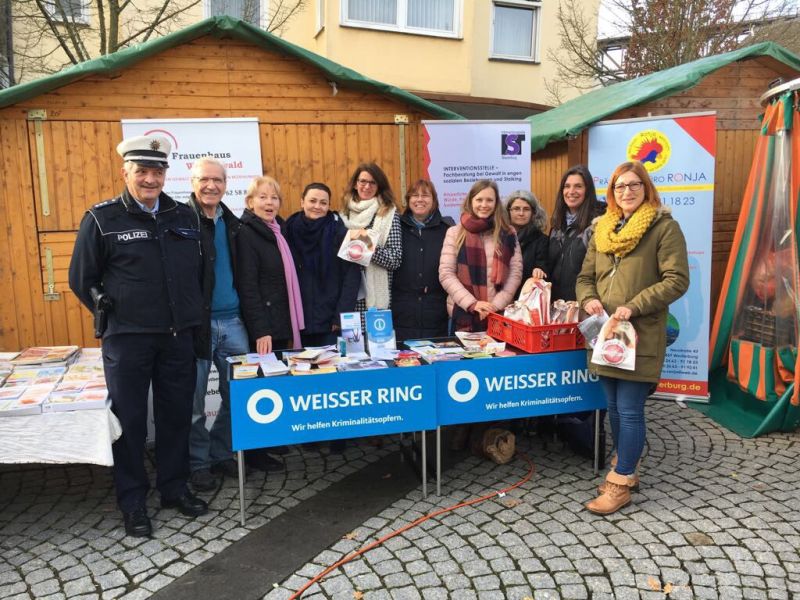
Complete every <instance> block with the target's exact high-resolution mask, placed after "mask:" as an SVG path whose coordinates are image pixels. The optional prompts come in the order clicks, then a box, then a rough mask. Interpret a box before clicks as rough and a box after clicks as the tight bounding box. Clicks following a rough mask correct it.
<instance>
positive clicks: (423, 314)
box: [392, 179, 454, 340]
mask: <svg viewBox="0 0 800 600" xmlns="http://www.w3.org/2000/svg"><path fill="white" fill-rule="evenodd" d="M406 205H407V208H406V210H405V212H404V213H403V216H402V217H400V226H401V228H402V231H403V261H402V263H401V264H400V268H399V269H397V270H396V271H395V272H394V279H393V281H392V321H393V322H394V330H395V335H396V337H397V339H398V340H410V339H419V338H429V337H443V336H446V335H447V321H448V316H447V293H446V292H445V291H444V290H443V289H442V284H441V283H439V256H440V255H441V253H442V243H443V242H444V234H445V233H446V232H447V229H448V228H449V227H451V226H452V225H453V224H454V223H453V220H452V219H451V218H450V217H443V216H442V215H441V213H440V212H439V201H438V198H437V196H436V188H435V187H434V186H433V183H431V182H430V181H427V180H425V179H420V180H418V181H416V182H414V183H413V184H411V186H410V187H409V188H408V191H407V192H406Z"/></svg>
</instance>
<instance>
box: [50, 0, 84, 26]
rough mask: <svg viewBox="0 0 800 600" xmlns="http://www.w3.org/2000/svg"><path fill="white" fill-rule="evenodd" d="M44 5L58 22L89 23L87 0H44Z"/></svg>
mask: <svg viewBox="0 0 800 600" xmlns="http://www.w3.org/2000/svg"><path fill="white" fill-rule="evenodd" d="M44 6H45V9H46V10H47V12H48V13H49V14H50V16H51V17H52V19H53V20H54V21H58V22H59V23H84V24H87V23H89V2H88V0H46V1H45V3H44Z"/></svg>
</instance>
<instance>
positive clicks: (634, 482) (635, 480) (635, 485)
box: [597, 452, 642, 494]
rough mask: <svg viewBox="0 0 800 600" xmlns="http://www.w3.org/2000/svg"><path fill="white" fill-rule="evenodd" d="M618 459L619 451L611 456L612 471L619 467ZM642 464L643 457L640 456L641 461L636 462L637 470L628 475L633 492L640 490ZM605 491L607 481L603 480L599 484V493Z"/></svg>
mask: <svg viewBox="0 0 800 600" xmlns="http://www.w3.org/2000/svg"><path fill="white" fill-rule="evenodd" d="M617 460H618V459H617V453H616V452H615V453H614V456H612V457H611V463H610V465H611V470H612V471H613V470H614V469H616V468H617ZM641 466H642V459H641V458H640V459H639V462H637V463H636V471H634V473H633V475H629V476H628V479H629V485H630V488H631V491H633V492H638V491H639V467H641ZM605 491H606V482H605V481H603V483H601V484H600V485H598V486H597V493H598V494H602V493H603V492H605Z"/></svg>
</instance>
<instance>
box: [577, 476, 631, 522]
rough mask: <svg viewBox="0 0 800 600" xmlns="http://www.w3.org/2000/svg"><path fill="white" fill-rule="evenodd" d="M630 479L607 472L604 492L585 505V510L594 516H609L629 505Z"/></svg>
mask: <svg viewBox="0 0 800 600" xmlns="http://www.w3.org/2000/svg"><path fill="white" fill-rule="evenodd" d="M630 484H631V477H628V476H627V475H620V474H619V473H617V472H616V471H609V473H608V475H606V483H605V490H604V491H603V493H602V494H600V495H599V496H598V497H597V498H595V499H594V500H592V501H591V502H589V503H588V504H586V508H587V510H589V511H590V512H593V513H595V514H596V515H610V514H612V513H615V512H617V511H618V510H619V509H620V508H623V507H625V506H628V504H630V503H631V485H630Z"/></svg>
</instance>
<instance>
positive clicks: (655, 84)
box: [527, 42, 800, 152]
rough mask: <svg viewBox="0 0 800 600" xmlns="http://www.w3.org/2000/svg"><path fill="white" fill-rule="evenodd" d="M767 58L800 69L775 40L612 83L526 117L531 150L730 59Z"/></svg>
mask: <svg viewBox="0 0 800 600" xmlns="http://www.w3.org/2000/svg"><path fill="white" fill-rule="evenodd" d="M758 57H768V58H772V59H775V60H777V61H778V62H780V63H783V64H784V65H786V66H787V67H789V68H791V69H794V70H796V71H800V57H798V56H797V55H796V54H793V53H792V52H790V51H788V50H787V49H786V48H784V47H782V46H779V45H778V44H776V43H774V42H761V43H759V44H754V45H752V46H746V47H744V48H739V49H738V50H733V51H731V52H726V53H724V54H716V55H714V56H707V57H705V58H700V59H698V60H695V61H692V62H690V63H686V64H683V65H678V66H677V67H672V68H670V69H664V70H663V71H658V72H657V73H651V74H650V75H645V76H644V77H637V78H636V79H631V80H628V81H622V82H620V83H615V84H613V85H610V86H608V87H604V88H600V89H597V90H594V91H591V92H588V93H586V94H583V95H582V96H578V97H577V98H574V99H572V100H570V101H568V102H565V103H564V104H562V105H561V106H558V107H556V108H554V109H552V110H549V111H547V112H544V113H540V114H538V115H533V116H531V117H528V118H527V120H528V122H530V124H531V152H536V151H537V150H542V149H543V148H545V147H546V146H547V145H548V144H549V143H550V142H555V141H558V140H563V139H565V138H567V137H569V136H574V135H578V134H579V133H580V132H581V131H582V130H584V129H585V128H587V127H589V126H590V125H592V124H593V123H596V122H597V121H600V120H601V119H604V118H605V117H608V116H610V115H613V114H614V113H617V112H619V111H621V110H623V109H625V108H629V107H631V106H636V105H638V104H643V103H645V102H650V101H653V100H658V99H660V98H664V97H666V96H671V95H673V94H676V93H678V92H682V91H684V90H687V89H689V88H691V87H694V86H695V85H697V84H698V83H700V81H701V80H702V79H703V78H704V77H706V76H707V75H709V74H710V73H713V72H714V71H716V70H718V69H721V68H722V67H725V66H727V65H729V64H731V63H733V62H736V61H740V60H747V59H752V58H758Z"/></svg>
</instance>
